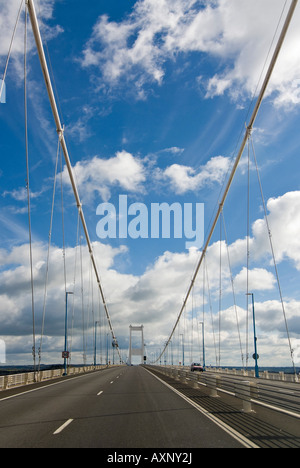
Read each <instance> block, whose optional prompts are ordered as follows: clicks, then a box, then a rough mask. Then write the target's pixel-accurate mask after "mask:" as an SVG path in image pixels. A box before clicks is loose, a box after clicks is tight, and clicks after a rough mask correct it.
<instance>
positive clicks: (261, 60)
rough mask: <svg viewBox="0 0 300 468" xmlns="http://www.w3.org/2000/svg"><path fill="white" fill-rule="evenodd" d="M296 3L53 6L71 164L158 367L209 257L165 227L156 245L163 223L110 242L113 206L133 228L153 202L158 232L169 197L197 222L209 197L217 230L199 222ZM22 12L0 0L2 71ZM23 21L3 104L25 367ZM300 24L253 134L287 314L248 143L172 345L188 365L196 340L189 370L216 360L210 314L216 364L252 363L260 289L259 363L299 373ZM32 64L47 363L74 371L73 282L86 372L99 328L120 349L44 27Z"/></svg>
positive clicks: (106, 264) (1, 235)
mask: <svg viewBox="0 0 300 468" xmlns="http://www.w3.org/2000/svg"><path fill="white" fill-rule="evenodd" d="M290 4H291V2H290V1H289V0H288V1H285V0H253V1H252V2H248V1H246V0H208V1H204V0H201V1H200V0H139V1H131V0H128V1H126V2H120V1H117V0H111V1H110V2H102V1H100V2H99V1H95V0H90V1H89V2H88V7H87V6H83V4H82V2H81V1H79V0H68V1H66V0H37V1H36V9H37V13H38V16H39V21H40V27H41V31H42V36H43V40H44V43H45V44H47V57H48V60H49V57H50V60H49V62H50V61H51V70H52V74H53V78H54V81H55V93H56V96H57V99H58V105H59V109H60V113H61V118H62V121H63V122H64V125H65V135H66V139H67V143H68V147H69V150H70V157H71V161H72V165H73V168H74V173H75V177H76V180H77V183H78V187H79V192H80V196H81V198H82V201H83V207H84V213H85V216H86V219H87V224H88V228H89V232H90V237H91V240H92V242H93V247H94V251H95V256H96V258H97V264H98V267H99V271H100V274H101V279H102V283H103V288H104V292H105V296H106V301H107V304H108V308H109V311H110V314H111V319H112V323H113V327H114V331H115V334H116V336H117V338H118V341H119V344H120V348H121V349H122V353H123V356H124V357H125V356H126V355H127V354H128V341H129V325H130V324H132V325H140V324H143V325H144V327H145V341H146V345H147V354H148V356H149V357H150V358H153V359H154V358H155V357H156V356H157V355H158V353H159V350H160V349H162V347H163V346H164V343H165V341H166V340H167V339H168V337H169V335H170V333H171V331H172V329H173V326H174V323H175V321H176V319H177V316H178V313H179V311H180V309H181V305H182V301H183V299H184V296H185V293H186V291H187V288H188V287H189V285H190V281H191V278H192V275H193V273H194V270H195V266H196V264H197V261H198V259H199V255H200V250H199V249H196V248H192V249H190V250H187V248H186V247H187V246H186V242H187V238H186V237H188V236H184V235H182V236H181V237H180V236H174V232H173V231H174V229H172V228H173V227H174V226H173V225H171V232H170V234H171V235H170V236H169V237H170V238H164V236H163V233H162V232H160V235H159V236H158V238H154V237H155V236H151V228H149V236H145V235H142V232H143V233H144V232H145V231H143V229H142V225H141V224H138V222H136V223H135V228H136V230H135V232H136V233H137V234H138V229H139V228H140V236H139V235H137V236H131V237H127V238H126V236H118V235H117V236H116V238H115V239H110V238H109V239H100V238H99V230H97V226H99V224H98V223H99V221H100V219H101V218H100V211H101V210H100V211H99V205H101V206H103V205H102V204H103V203H110V204H111V205H110V206H113V207H114V208H115V214H114V216H112V215H111V217H110V218H107V220H108V222H109V223H112V225H113V223H115V225H116V226H117V227H118V225H119V223H120V222H121V220H122V219H124V217H123V216H124V214H123V213H119V197H120V195H123V196H124V195H126V196H127V201H128V207H130V206H131V209H132V211H131V212H129V213H128V219H127V221H128V223H130V221H134V219H135V217H134V214H135V215H137V214H138V211H134V210H137V209H138V208H137V207H139V208H140V209H141V207H144V209H145V207H146V209H148V212H149V220H150V221H151V216H150V210H151V206H153V204H157V203H159V204H161V203H166V204H169V205H171V204H173V203H176V204H180V205H181V207H182V208H184V206H185V205H184V204H192V205H190V206H192V207H193V209H194V211H193V213H194V216H195V210H196V204H204V213H205V223H204V226H202V225H199V223H198V224H197V223H196V218H195V217H194V218H193V220H194V225H193V227H194V229H195V223H196V224H197V225H196V227H197V230H198V231H199V230H200V231H203V232H204V233H206V234H207V232H208V229H209V227H210V222H211V219H212V217H213V216H214V214H215V212H216V207H217V206H218V202H219V199H220V198H219V197H220V194H221V193H222V189H223V188H224V183H225V181H226V178H227V177H228V175H229V170H230V168H231V166H232V162H233V161H234V158H235V157H236V155H237V150H238V148H239V146H240V144H241V136H242V135H243V133H244V131H245V123H246V122H248V120H249V116H250V114H251V111H252V109H253V104H254V102H255V97H256V96H257V93H258V91H259V89H260V86H261V83H262V78H263V77H264V74H265V71H266V67H267V65H268V64H269V61H270V58H271V56H272V52H273V50H274V47H275V44H276V42H277V39H278V37H279V33H280V30H281V27H282V25H283V21H284V19H285V17H286V14H287V11H288V8H289V6H290ZM19 6H20V0H11V1H10V2H5V1H4V0H0V77H2V76H3V72H4V69H5V63H6V58H7V54H8V50H9V45H10V41H11V37H12V32H13V29H14V25H15V22H16V18H17V14H18V9H19ZM24 18H25V15H24V11H23V12H22V15H21V18H20V22H19V25H18V29H17V34H16V37H15V42H14V47H13V51H12V56H11V60H10V63H9V68H8V74H7V78H6V104H1V105H0V132H1V140H0V152H1V164H0V226H1V228H0V296H1V298H0V339H1V340H2V342H3V341H4V342H5V344H6V348H7V363H8V364H24V363H31V362H32V356H31V348H32V301H31V286H30V263H29V240H28V239H29V234H28V211H27V191H26V154H25V129H24V127H25V125H24V65H23V64H24V24H25V20H24ZM299 22H300V9H299V8H297V10H296V13H295V16H294V19H293V22H292V24H291V28H290V31H289V33H288V37H287V39H286V42H285V44H284V47H283V49H282V53H281V56H280V58H279V61H278V63H277V66H276V69H275V71H274V74H273V77H272V80H271V83H270V85H269V88H268V91H267V95H266V98H265V101H264V103H263V106H262V108H261V110H260V114H259V117H258V119H257V121H256V124H255V129H254V131H253V147H254V149H255V155H256V158H257V161H258V168H259V175H260V179H261V183H262V187H263V193H264V200H265V203H266V207H267V212H268V219H269V225H270V229H271V234H272V242H273V247H274V252H275V257H276V261H277V267H278V272H279V278H280V286H281V289H282V296H283V305H282V303H281V301H280V294H279V288H278V282H277V278H276V274H275V269H274V263H273V260H272V255H271V249H270V242H269V236H268V230H267V227H266V223H265V221H264V210H263V201H262V197H261V193H260V187H259V184H258V178H257V172H256V165H255V159H254V157H253V149H252V145H251V146H250V150H249V155H250V159H249V162H248V150H246V151H245V154H244V156H243V158H242V161H241V164H240V167H239V169H238V172H237V175H236V178H235V180H234V183H233V185H232V188H231V191H230V194H229V197H228V200H227V202H226V206H225V208H224V222H223V220H222V223H221V224H219V225H218V226H217V229H216V232H215V234H214V236H213V239H212V243H211V246H210V248H209V251H208V254H207V260H206V268H204V269H201V270H200V273H199V277H198V279H197V283H196V285H195V288H194V291H193V293H192V295H191V299H190V302H189V304H188V306H187V309H186V311H185V314H184V317H182V320H181V321H180V326H179V327H178V329H177V330H176V333H175V335H174V338H173V340H172V341H173V355H174V359H175V361H179V360H182V356H181V349H182V348H181V343H182V335H183V336H184V344H185V354H186V363H189V362H190V361H191V360H197V361H198V360H201V356H202V351H201V349H200V343H201V339H202V338H201V330H200V329H201V327H200V325H199V322H200V321H203V311H204V322H205V332H206V333H205V334H206V356H207V361H206V362H207V364H215V363H216V355H217V358H218V357H219V356H220V355H221V364H222V365H237V366H239V365H242V362H243V361H244V363H245V362H246V361H247V359H246V354H247V352H248V354H249V356H250V358H249V361H248V364H249V365H252V363H253V361H252V357H251V356H252V354H253V352H254V350H253V328H252V318H251V307H250V304H249V313H248V314H247V312H246V309H247V300H246V296H245V294H246V292H247V278H248V282H249V288H248V289H249V291H250V292H253V293H254V297H255V306H256V307H255V310H256V320H257V334H258V346H259V349H258V351H259V354H260V364H261V365H262V366H268V365H274V366H290V365H291V356H290V348H289V341H288V338H287V331H286V325H285V318H284V314H283V309H284V311H285V315H286V318H287V323H288V329H289V336H290V342H291V346H292V348H293V349H294V360H295V362H296V364H298V365H299V363H300V336H299V334H300V320H299V308H300V292H299V284H300V236H299V232H300V182H299V147H300V137H299V117H300V57H299V50H300V31H299V27H298V25H299ZM27 62H28V63H27V86H28V134H29V163H30V192H31V216H32V242H33V245H32V247H33V274H34V306H35V327H36V347H37V349H38V347H39V346H40V344H41V341H40V335H41V330H42V320H43V319H42V317H43V312H44V311H45V324H44V333H43V340H42V362H44V363H49V362H51V363H57V362H60V361H61V351H62V349H63V343H64V338H63V335H64V309H65V288H67V290H68V291H72V292H74V293H75V294H74V296H73V297H72V298H71V299H70V298H69V301H70V302H69V317H70V320H69V329H70V335H71V330H73V332H72V335H73V339H72V342H71V339H70V347H72V358H73V362H78V363H80V362H82V360H83V357H82V356H83V353H84V350H86V353H87V362H92V360H93V337H94V323H95V321H99V322H100V325H101V333H100V332H99V330H98V340H99V345H98V348H100V342H101V347H102V354H103V356H104V354H105V352H106V351H105V345H106V337H107V326H106V324H105V320H104V317H103V310H102V307H101V304H100V301H99V295H98V291H97V287H96V284H95V281H94V277H93V273H92V269H91V265H90V261H89V256H88V252H87V249H86V244H85V240H84V239H83V237H82V236H83V233H82V230H81V229H78V222H77V221H78V217H77V211H76V206H75V203H74V197H73V194H72V191H71V188H70V184H69V180H68V175H67V171H66V169H65V167H64V166H63V162H61V159H60V157H59V158H58V162H57V159H56V158H57V143H58V141H57V135H56V129H55V125H54V123H53V118H52V114H51V109H50V105H49V102H48V99H47V94H46V91H45V87H44V83H43V78H42V74H41V71H40V65H39V61H38V57H37V53H36V50H35V46H34V41H33V37H32V34H31V29H30V26H29V32H28V44H27ZM56 162H57V178H56V184H55V197H54V214H53V226H52V230H51V234H52V235H51V248H50V250H49V251H48V239H49V232H50V226H51V212H52V200H53V193H54V179H55V170H56ZM248 180H250V188H249V192H250V209H249V221H248V216H247V212H248V202H247V200H248ZM62 193H63V196H62ZM106 206H107V205H106ZM183 212H184V210H183ZM139 213H140V211H139ZM182 223H183V221H182ZM202 224H203V223H202ZM248 224H249V238H248V242H247V235H248V228H247V226H248ZM145 226H146V225H144V226H143V227H145ZM148 227H149V226H148ZM190 227H192V226H190ZM225 228H226V229H225ZM182 230H183V231H184V233H186V231H185V230H184V229H182ZM118 232H119V231H118V229H117V233H118ZM225 232H226V235H225ZM133 237H137V238H133ZM146 237H148V238H146ZM151 237H152V238H151ZM64 245H65V249H64ZM248 246H249V251H250V255H249V264H248V268H247V247H248ZM48 257H49V262H48V261H47V259H48ZM64 259H65V262H64ZM229 265H230V267H229ZM65 277H66V283H65ZM231 277H232V280H233V281H231ZM46 278H47V281H46ZM232 283H233V285H234V287H232ZM203 284H204V288H203ZM220 285H221V287H220ZM203 289H204V293H203ZM170 354H171V351H170V352H169V356H170ZM103 356H102V359H104V357H103ZM99 359H100V349H99V358H98V360H99Z"/></svg>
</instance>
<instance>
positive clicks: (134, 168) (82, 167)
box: [63, 151, 146, 201]
mask: <svg viewBox="0 0 300 468" xmlns="http://www.w3.org/2000/svg"><path fill="white" fill-rule="evenodd" d="M74 172H75V175H76V180H77V182H78V185H79V188H80V191H81V192H82V194H83V197H84V198H85V199H90V197H93V196H94V194H95V193H97V194H99V195H100V196H101V198H102V199H103V200H104V201H108V200H109V198H110V196H111V188H112V187H114V186H119V187H121V188H122V189H124V190H126V191H128V192H141V191H142V190H143V183H144V182H145V180H146V176H145V170H144V166H143V164H142V162H141V161H140V160H139V159H138V158H135V157H134V156H133V155H132V154H130V153H128V152H126V151H120V152H118V153H117V154H116V156H115V157H112V158H110V159H101V158H99V157H97V156H95V157H94V158H92V159H91V160H89V161H83V162H78V163H77V164H76V165H75V167H74ZM63 180H64V182H65V183H69V175H68V172H67V169H66V168H65V169H64V172H63Z"/></svg>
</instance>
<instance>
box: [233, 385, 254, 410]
mask: <svg viewBox="0 0 300 468" xmlns="http://www.w3.org/2000/svg"><path fill="white" fill-rule="evenodd" d="M235 396H236V398H239V399H240V400H242V402H243V411H244V413H251V412H252V404H251V383H250V382H249V381H242V382H237V383H236V388H235Z"/></svg>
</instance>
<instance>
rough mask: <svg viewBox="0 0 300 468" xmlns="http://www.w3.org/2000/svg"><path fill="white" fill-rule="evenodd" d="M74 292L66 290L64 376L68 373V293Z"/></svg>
mask: <svg viewBox="0 0 300 468" xmlns="http://www.w3.org/2000/svg"><path fill="white" fill-rule="evenodd" d="M69 294H74V293H72V292H66V316H65V350H64V353H63V355H64V374H63V375H64V376H66V375H67V374H68V372H67V361H68V295H69Z"/></svg>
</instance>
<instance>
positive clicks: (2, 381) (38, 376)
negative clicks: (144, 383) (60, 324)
mask: <svg viewBox="0 0 300 468" xmlns="http://www.w3.org/2000/svg"><path fill="white" fill-rule="evenodd" d="M109 367H113V366H85V367H70V368H68V376H70V375H77V374H85V373H87V372H92V371H96V370H101V369H107V368H109ZM64 372H65V371H64V369H53V370H45V371H41V372H36V373H34V372H27V373H24V374H10V375H4V376H0V391H3V390H8V389H10V388H15V387H23V386H26V385H30V384H33V383H37V382H44V381H46V380H52V379H58V378H61V377H63V375H64Z"/></svg>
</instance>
